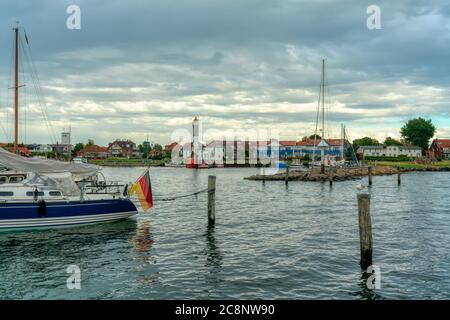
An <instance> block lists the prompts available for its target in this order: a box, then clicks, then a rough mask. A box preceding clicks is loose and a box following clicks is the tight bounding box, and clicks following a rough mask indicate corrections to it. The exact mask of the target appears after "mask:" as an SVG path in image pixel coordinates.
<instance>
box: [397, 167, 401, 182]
mask: <svg viewBox="0 0 450 320" xmlns="http://www.w3.org/2000/svg"><path fill="white" fill-rule="evenodd" d="M401 175H402V171H401V169H400V167H397V184H398V185H401V184H402V176H401Z"/></svg>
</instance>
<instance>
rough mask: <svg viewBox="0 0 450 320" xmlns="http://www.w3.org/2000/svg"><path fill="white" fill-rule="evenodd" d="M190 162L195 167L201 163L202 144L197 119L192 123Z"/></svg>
mask: <svg viewBox="0 0 450 320" xmlns="http://www.w3.org/2000/svg"><path fill="white" fill-rule="evenodd" d="M192 160H193V161H194V164H195V165H199V164H201V163H202V144H201V142H200V121H199V120H198V119H197V117H195V118H194V120H193V121H192Z"/></svg>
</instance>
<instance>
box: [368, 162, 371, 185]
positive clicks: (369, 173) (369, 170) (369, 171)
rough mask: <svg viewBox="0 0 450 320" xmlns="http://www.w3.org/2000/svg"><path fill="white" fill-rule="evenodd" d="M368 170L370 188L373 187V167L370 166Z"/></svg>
mask: <svg viewBox="0 0 450 320" xmlns="http://www.w3.org/2000/svg"><path fill="white" fill-rule="evenodd" d="M367 170H368V175H369V186H371V185H372V166H369V167H368V168H367Z"/></svg>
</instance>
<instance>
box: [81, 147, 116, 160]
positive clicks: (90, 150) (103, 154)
mask: <svg viewBox="0 0 450 320" xmlns="http://www.w3.org/2000/svg"><path fill="white" fill-rule="evenodd" d="M77 156H78V157H83V158H88V159H106V158H108V157H109V151H108V148H106V147H99V146H97V145H95V144H94V145H90V146H87V147H85V148H83V149H82V150H80V151H78V152H77Z"/></svg>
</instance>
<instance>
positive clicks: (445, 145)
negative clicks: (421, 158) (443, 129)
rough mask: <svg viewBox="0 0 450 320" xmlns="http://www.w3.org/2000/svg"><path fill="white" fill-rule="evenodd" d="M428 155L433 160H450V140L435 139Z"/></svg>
mask: <svg viewBox="0 0 450 320" xmlns="http://www.w3.org/2000/svg"><path fill="white" fill-rule="evenodd" d="M427 154H428V157H429V158H430V159H432V160H435V159H437V158H439V159H450V139H434V140H433V142H432V143H431V145H430V148H429V149H428V151H427Z"/></svg>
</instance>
